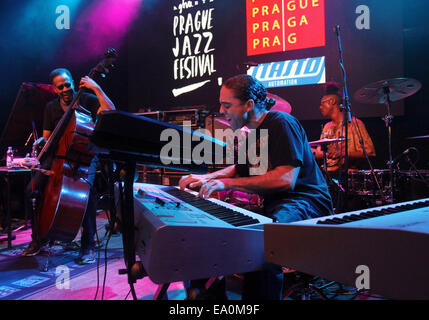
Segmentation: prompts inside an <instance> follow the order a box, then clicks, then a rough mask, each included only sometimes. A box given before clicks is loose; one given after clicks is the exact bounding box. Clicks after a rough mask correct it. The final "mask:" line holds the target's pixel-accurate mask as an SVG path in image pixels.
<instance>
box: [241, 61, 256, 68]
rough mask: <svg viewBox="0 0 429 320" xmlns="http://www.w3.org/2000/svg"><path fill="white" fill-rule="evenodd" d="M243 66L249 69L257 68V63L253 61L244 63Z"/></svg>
mask: <svg viewBox="0 0 429 320" xmlns="http://www.w3.org/2000/svg"><path fill="white" fill-rule="evenodd" d="M244 65H245V66H249V67H256V66H259V63H257V62H254V61H248V62H245V63H244Z"/></svg>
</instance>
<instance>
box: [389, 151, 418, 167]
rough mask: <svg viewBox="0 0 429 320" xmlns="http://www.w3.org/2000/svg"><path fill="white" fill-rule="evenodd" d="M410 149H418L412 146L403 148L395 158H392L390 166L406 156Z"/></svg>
mask: <svg viewBox="0 0 429 320" xmlns="http://www.w3.org/2000/svg"><path fill="white" fill-rule="evenodd" d="M411 150H414V151H418V150H417V149H416V148H414V147H411V148H408V149H406V150H404V151H403V152H402V153H401V154H400V155H398V156H396V158H395V159H393V160H392V166H393V165H395V164H396V163H398V162H399V161H401V159H402V158H404V157H405V156H407V155H408V154H409V153H410V152H411Z"/></svg>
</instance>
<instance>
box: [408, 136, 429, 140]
mask: <svg viewBox="0 0 429 320" xmlns="http://www.w3.org/2000/svg"><path fill="white" fill-rule="evenodd" d="M406 139H408V140H417V139H418V140H426V139H429V135H427V136H417V137H408V138H406Z"/></svg>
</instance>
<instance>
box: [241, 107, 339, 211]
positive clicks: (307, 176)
mask: <svg viewBox="0 0 429 320" xmlns="http://www.w3.org/2000/svg"><path fill="white" fill-rule="evenodd" d="M262 129H266V131H265V132H268V136H267V137H266V138H265V139H264V138H263V134H262V135H261V133H262ZM255 132H256V155H258V156H259V157H261V156H262V155H263V154H260V152H261V151H263V148H264V147H263V146H264V143H268V146H267V147H266V148H267V150H268V168H267V171H269V170H272V169H274V168H276V167H278V166H294V167H300V170H299V174H298V178H297V181H296V184H295V188H294V190H289V191H285V192H277V193H268V194H263V197H264V205H265V206H269V205H271V204H273V203H276V202H278V201H280V202H281V200H283V199H287V200H288V201H289V202H290V201H294V200H305V201H307V202H309V203H310V204H311V205H312V206H313V207H315V208H316V210H317V211H319V212H320V215H329V214H331V213H332V200H331V196H330V194H329V191H328V186H327V184H326V180H325V178H324V176H323V174H322V172H321V171H320V169H319V167H318V165H317V163H316V160H315V158H314V155H313V153H312V151H311V148H310V145H309V144H308V140H307V135H306V133H305V130H304V128H303V127H302V126H301V124H300V123H299V122H298V120H297V119H296V118H294V117H293V116H291V115H289V114H287V113H284V112H280V111H270V112H268V114H267V115H266V117H265V119H264V120H263V122H262V123H261V124H260V126H259V127H258V128H257V129H256V130H255ZM248 140H250V139H249V138H248ZM248 144H249V145H250V144H251V142H249V143H248ZM247 148H248V150H250V147H249V146H248V147H247ZM262 153H263V152H262ZM252 162H253V163H255V161H254V160H253V161H251V162H250V161H249V154H248V155H247V164H245V165H243V164H238V165H236V171H237V173H238V174H239V175H240V176H249V170H251V169H252V165H251V163H252ZM253 167H254V166H253Z"/></svg>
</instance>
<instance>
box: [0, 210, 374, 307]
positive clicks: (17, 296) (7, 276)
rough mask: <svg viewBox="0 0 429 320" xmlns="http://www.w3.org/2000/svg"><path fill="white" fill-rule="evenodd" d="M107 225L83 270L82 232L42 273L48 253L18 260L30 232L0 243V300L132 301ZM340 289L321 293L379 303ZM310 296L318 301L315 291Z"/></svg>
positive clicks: (144, 292) (233, 281)
mask: <svg viewBox="0 0 429 320" xmlns="http://www.w3.org/2000/svg"><path fill="white" fill-rule="evenodd" d="M107 222H108V221H107V218H106V216H105V214H104V213H99V214H98V215H97V234H98V237H99V239H100V242H101V245H100V250H99V260H98V262H96V263H94V264H90V265H85V266H79V265H77V264H76V263H75V259H76V258H77V256H78V253H79V247H78V244H79V239H80V234H79V235H78V236H77V237H76V239H75V242H76V244H77V245H75V246H71V247H67V248H66V247H64V246H62V245H59V244H56V245H55V246H54V247H53V254H52V255H51V257H50V258H49V265H48V269H47V270H43V269H44V267H45V266H46V262H47V257H48V252H47V251H46V250H43V251H41V253H39V254H38V255H37V256H34V257H22V256H21V254H22V251H23V250H24V249H25V248H26V247H27V245H28V243H29V242H30V240H31V229H27V230H24V229H21V230H18V231H16V232H14V235H15V236H16V239H14V240H13V241H12V248H11V249H8V248H7V242H3V243H1V244H0V300H132V296H131V294H130V286H129V285H128V279H127V276H126V275H120V274H119V272H118V271H119V269H124V268H125V263H124V260H123V250H122V236H121V234H120V233H118V234H116V235H113V236H112V237H111V238H110V240H109V242H108V245H107V249H106V242H107V236H106V231H105V225H106V224H107ZM106 257H107V263H106ZM226 279H227V281H226V283H227V296H228V300H240V298H241V296H240V285H241V282H240V281H241V280H240V277H239V275H233V276H229V277H227V278H226ZM320 281H323V280H320ZM324 283H326V282H324ZM321 284H323V283H321ZM134 288H135V292H136V296H137V299H139V300H152V299H153V298H154V295H155V293H156V291H157V289H158V285H157V284H154V283H153V282H152V281H151V280H150V279H149V278H148V277H145V278H144V279H140V280H137V282H136V283H135V284H134ZM340 288H341V287H340ZM338 289H339V286H338V285H336V286H333V287H331V288H329V289H327V290H324V293H325V294H326V296H327V297H329V298H330V299H333V300H368V299H370V300H373V299H379V297H377V296H375V295H368V294H359V295H356V291H355V290H353V289H352V288H343V289H344V290H342V291H339V290H338ZM294 298H295V299H296V298H297V295H295V296H294ZM298 298H300V297H298ZM310 298H311V300H320V297H319V296H318V295H317V294H315V293H314V292H313V293H312V295H311V297H310ZM168 299H169V300H185V299H186V292H185V290H184V284H183V282H176V283H172V284H170V286H169V289H168ZM288 299H291V297H289V298H288Z"/></svg>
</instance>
